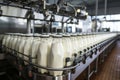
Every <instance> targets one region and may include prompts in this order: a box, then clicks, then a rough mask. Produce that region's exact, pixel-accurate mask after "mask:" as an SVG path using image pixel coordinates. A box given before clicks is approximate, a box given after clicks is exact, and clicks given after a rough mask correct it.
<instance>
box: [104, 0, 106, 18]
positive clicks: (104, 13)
mask: <svg viewBox="0 0 120 80" xmlns="http://www.w3.org/2000/svg"><path fill="white" fill-rule="evenodd" d="M104 7H105V9H104V16H105V17H106V14H107V0H105V5H104Z"/></svg>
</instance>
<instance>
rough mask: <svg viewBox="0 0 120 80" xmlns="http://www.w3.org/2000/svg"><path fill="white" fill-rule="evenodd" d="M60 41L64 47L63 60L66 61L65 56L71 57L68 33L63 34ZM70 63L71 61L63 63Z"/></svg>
mask: <svg viewBox="0 0 120 80" xmlns="http://www.w3.org/2000/svg"><path fill="white" fill-rule="evenodd" d="M62 43H63V48H64V52H65V53H64V62H65V61H66V58H70V59H71V58H72V52H71V49H72V44H71V41H70V35H63V39H62ZM71 64H72V62H71V61H70V62H67V64H66V62H65V63H64V66H70V65H71Z"/></svg>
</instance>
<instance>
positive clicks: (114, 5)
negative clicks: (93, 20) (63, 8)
mask: <svg viewBox="0 0 120 80" xmlns="http://www.w3.org/2000/svg"><path fill="white" fill-rule="evenodd" d="M47 1H48V2H49V3H56V2H57V1H58V0H47ZM64 1H67V2H70V3H71V4H73V5H74V6H81V5H85V6H86V7H87V11H88V12H89V15H95V3H96V0H64ZM98 2H99V3H98V5H99V6H98V15H104V3H105V0H98ZM119 13H120V0H107V14H119Z"/></svg>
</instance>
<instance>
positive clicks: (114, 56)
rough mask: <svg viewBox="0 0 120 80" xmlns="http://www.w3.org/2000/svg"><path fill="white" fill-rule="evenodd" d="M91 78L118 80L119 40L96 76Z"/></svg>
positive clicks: (119, 66)
mask: <svg viewBox="0 0 120 80" xmlns="http://www.w3.org/2000/svg"><path fill="white" fill-rule="evenodd" d="M91 80H120V41H118V42H117V45H116V47H115V48H114V49H113V51H112V52H111V53H110V55H109V57H108V58H107V59H106V61H105V63H104V64H103V66H102V68H101V69H100V71H99V72H98V73H97V74H96V77H94V78H93V79H91Z"/></svg>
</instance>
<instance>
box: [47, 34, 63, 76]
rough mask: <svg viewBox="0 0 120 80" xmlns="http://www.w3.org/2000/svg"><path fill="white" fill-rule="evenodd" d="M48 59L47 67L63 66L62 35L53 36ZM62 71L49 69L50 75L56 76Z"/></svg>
mask: <svg viewBox="0 0 120 80" xmlns="http://www.w3.org/2000/svg"><path fill="white" fill-rule="evenodd" d="M49 57H50V60H49V62H48V63H50V64H49V65H48V67H51V68H63V67H64V48H63V44H62V36H61V35H56V36H54V40H53V43H52V46H51V52H50V56H49ZM62 73H63V71H50V75H53V76H58V75H62Z"/></svg>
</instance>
